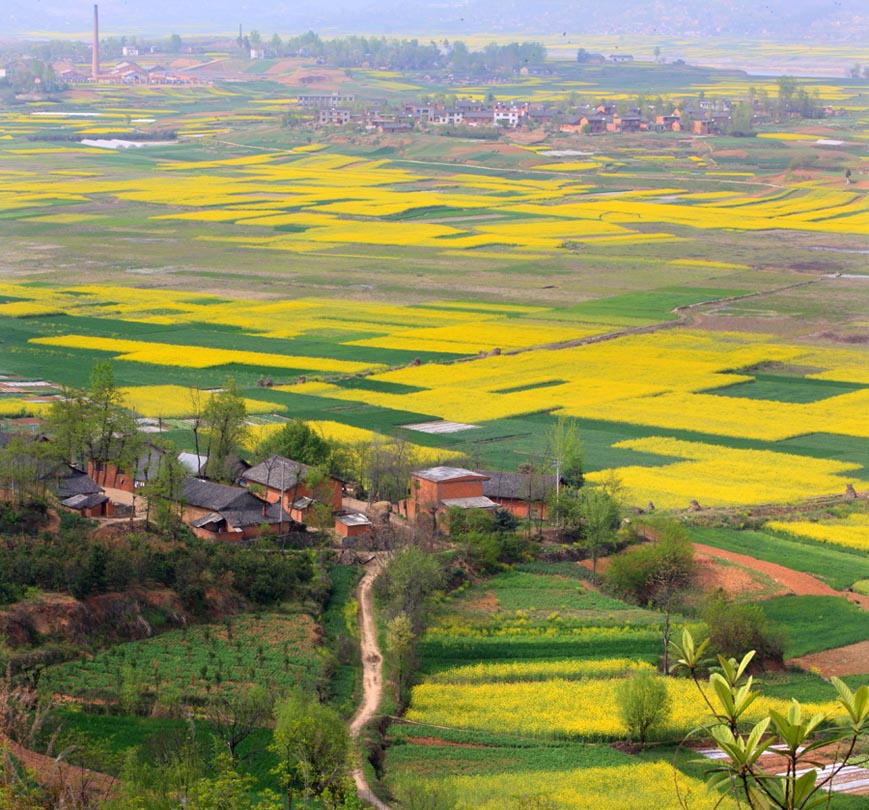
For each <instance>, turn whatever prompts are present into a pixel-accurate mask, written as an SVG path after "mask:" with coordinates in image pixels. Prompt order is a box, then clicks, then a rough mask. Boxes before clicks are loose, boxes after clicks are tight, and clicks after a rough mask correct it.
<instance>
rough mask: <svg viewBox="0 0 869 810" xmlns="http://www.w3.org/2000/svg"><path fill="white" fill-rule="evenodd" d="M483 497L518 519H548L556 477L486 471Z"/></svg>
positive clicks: (484, 473)
mask: <svg viewBox="0 0 869 810" xmlns="http://www.w3.org/2000/svg"><path fill="white" fill-rule="evenodd" d="M483 475H485V476H488V478H487V480H486V481H484V482H483V495H485V496H486V497H487V498H491V499H492V501H494V502H495V503H496V504H497V505H498V506H500V507H501V508H502V509H506V510H507V511H508V512H510V513H511V514H513V515H515V516H516V517H518V518H522V519H528V520H533V519H535V518H545V517H546V512H547V505H546V501H547V499H548V498H549V496H550V494H551V493H553V492H555V485H556V480H557V479H556V477H555V476H554V475H541V474H539V473H514V472H489V471H488V470H486V471H484V472H483Z"/></svg>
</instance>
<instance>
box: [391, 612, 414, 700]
mask: <svg viewBox="0 0 869 810" xmlns="http://www.w3.org/2000/svg"><path fill="white" fill-rule="evenodd" d="M415 644H416V633H415V632H414V630H413V622H412V621H411V620H410V618H409V617H408V615H407V614H406V613H399V614H398V615H397V616H393V617H392V618H391V619H389V620H388V621H387V622H386V652H387V653H388V654H389V657H390V660H391V661H392V683H393V687H394V689H395V696H396V698H397V699H399V700H400V699H401V697H402V695H403V694H404V691H405V689H406V688H407V686H408V684H409V680H410V676H411V675H412V674H413V665H414V652H415V650H414V648H415Z"/></svg>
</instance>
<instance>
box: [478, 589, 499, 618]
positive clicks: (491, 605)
mask: <svg viewBox="0 0 869 810" xmlns="http://www.w3.org/2000/svg"><path fill="white" fill-rule="evenodd" d="M472 607H473V608H474V610H479V611H480V612H482V613H496V612H497V610H498V597H497V596H495V594H494V593H493V592H492V591H487V592H486V593H484V594H483V595H482V596H481V597H480V598H479V599H478V600H477V601H476V602H474V604H473V606H472Z"/></svg>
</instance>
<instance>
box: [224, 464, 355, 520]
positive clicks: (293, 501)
mask: <svg viewBox="0 0 869 810" xmlns="http://www.w3.org/2000/svg"><path fill="white" fill-rule="evenodd" d="M311 472H312V468H311V467H309V466H308V465H307V464H302V463H301V462H299V461H293V460H292V459H289V458H284V456H278V455H274V456H270V457H269V458H267V459H266V460H265V461H262V462H260V463H259V464H257V465H255V466H253V467H251V468H250V469H249V470H246V471H245V472H243V473H242V475H241V482H242V484H244V485H245V486H247V487H250V486H251V485H254V486H258V487H262V488H263V490H264V491H263V494H262V497H263V498H265V500H266V501H267V502H268V503H277V502H278V501H281V502H282V503H283V505H284V509H286V510H288V511H289V513H290V515H291V516H292V517H293V518H294V519H295V520H299V521H301V520H303V518H304V517H305V514H306V513H307V511H308V509H310V508H311V506H312V505H313V504H314V503H317V502H320V503H325V504H327V505H328V506H329V507H330V509H332V511H333V512H339V511H340V510H341V496H342V491H343V482H342V481H341V479H340V478H336V477H335V476H333V475H328V476H326V478H325V479H324V481H323V483H322V485H319V484H318V485H311V483H310V481H309V479H310V478H313V476H311V475H310V474H311Z"/></svg>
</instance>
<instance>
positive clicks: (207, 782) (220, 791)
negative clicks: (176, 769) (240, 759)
mask: <svg viewBox="0 0 869 810" xmlns="http://www.w3.org/2000/svg"><path fill="white" fill-rule="evenodd" d="M212 768H213V771H214V773H213V775H212V776H206V777H203V778H202V779H199V780H198V781H196V782H195V783H194V784H193V786H192V788H191V789H190V791H189V793H188V795H187V803H186V806H187V807H189V808H191V810H282V808H283V803H282V802H281V800H280V797H279V796H277V795H275V793H274V792H273V791H269V790H267V791H265V792H264V795H263V796H261V797H260V799H259V800H258V801H256V802H254V801H252V799H251V792H252V791H253V788H254V781H255V780H254V778H253V777H252V776H250V775H245V776H241V775H240V774H239V773H238V771H237V770H236V769H235V764H234V761H233V758H232V757H230V756H227V755H226V754H219V755H218V756H217V757H216V758H215V760H214V762H213V763H212Z"/></svg>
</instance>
